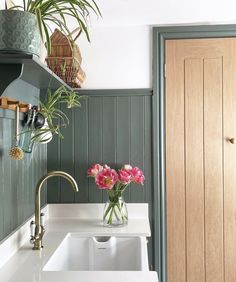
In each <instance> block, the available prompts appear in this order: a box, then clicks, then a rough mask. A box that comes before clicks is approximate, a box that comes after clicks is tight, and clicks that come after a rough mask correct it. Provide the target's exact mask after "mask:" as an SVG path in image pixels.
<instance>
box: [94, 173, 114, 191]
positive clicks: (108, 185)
mask: <svg viewBox="0 0 236 282" xmlns="http://www.w3.org/2000/svg"><path fill="white" fill-rule="evenodd" d="M117 180H118V174H117V172H116V171H115V170H114V169H110V168H109V169H106V168H105V169H103V170H102V171H101V172H99V173H98V175H97V176H96V178H95V183H96V184H97V185H98V186H99V188H100V189H106V190H107V189H109V190H110V189H112V188H113V186H114V185H115V184H116V182H117Z"/></svg>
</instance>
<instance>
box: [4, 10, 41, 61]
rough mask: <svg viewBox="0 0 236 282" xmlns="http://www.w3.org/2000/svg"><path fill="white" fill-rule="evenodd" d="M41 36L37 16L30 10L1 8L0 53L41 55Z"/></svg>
mask: <svg viewBox="0 0 236 282" xmlns="http://www.w3.org/2000/svg"><path fill="white" fill-rule="evenodd" d="M40 44H41V38H40V34H39V29H38V23H37V19H36V16H35V15H34V14H32V13H29V12H24V11H15V10H0V53H23V54H33V55H36V56H38V57H39V55H40Z"/></svg>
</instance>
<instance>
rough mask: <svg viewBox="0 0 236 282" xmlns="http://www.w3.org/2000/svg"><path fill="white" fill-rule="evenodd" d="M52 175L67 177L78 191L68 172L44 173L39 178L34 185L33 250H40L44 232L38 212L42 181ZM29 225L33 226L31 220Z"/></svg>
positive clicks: (76, 190)
mask: <svg viewBox="0 0 236 282" xmlns="http://www.w3.org/2000/svg"><path fill="white" fill-rule="evenodd" d="M54 176H61V177H63V178H65V179H67V180H68V181H69V182H70V184H71V186H72V188H73V190H74V191H75V192H78V191H79V189H78V186H77V183H76V181H75V179H74V178H73V177H72V176H71V175H70V174H68V173H66V172H64V171H52V172H49V173H48V174H46V175H45V176H43V177H42V178H41V179H40V180H39V182H38V184H37V187H36V194H35V229H34V234H31V242H32V243H33V244H34V247H33V250H40V249H41V248H43V246H42V238H43V235H44V233H45V229H44V226H43V225H42V219H41V216H42V214H40V210H41V207H40V201H41V189H42V186H43V184H44V182H45V181H46V180H47V179H48V178H51V177H54ZM31 225H32V226H34V222H31Z"/></svg>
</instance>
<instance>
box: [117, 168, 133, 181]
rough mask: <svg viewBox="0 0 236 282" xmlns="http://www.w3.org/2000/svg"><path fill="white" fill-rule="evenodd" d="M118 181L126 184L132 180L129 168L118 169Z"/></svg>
mask: <svg viewBox="0 0 236 282" xmlns="http://www.w3.org/2000/svg"><path fill="white" fill-rule="evenodd" d="M118 177H119V181H120V182H121V183H122V184H124V185H128V184H129V183H130V182H131V180H132V174H131V171H130V170H126V169H120V170H119V173H118Z"/></svg>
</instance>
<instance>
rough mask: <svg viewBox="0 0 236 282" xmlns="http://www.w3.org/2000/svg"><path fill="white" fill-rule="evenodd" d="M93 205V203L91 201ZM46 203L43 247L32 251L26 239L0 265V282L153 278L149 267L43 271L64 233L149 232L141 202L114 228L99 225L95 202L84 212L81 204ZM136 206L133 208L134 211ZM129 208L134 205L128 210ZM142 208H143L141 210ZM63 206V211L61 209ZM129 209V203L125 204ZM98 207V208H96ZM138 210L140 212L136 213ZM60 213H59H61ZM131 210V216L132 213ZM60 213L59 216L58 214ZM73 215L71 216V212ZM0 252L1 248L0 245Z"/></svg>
mask: <svg viewBox="0 0 236 282" xmlns="http://www.w3.org/2000/svg"><path fill="white" fill-rule="evenodd" d="M94 206H95V205H94ZM80 207H81V205H80V206H79V205H49V206H48V208H47V210H48V215H47V218H48V220H47V221H46V233H45V235H44V238H43V245H44V248H43V249H42V250H41V251H33V250H32V245H31V244H30V243H29V241H28V240H27V242H26V243H25V244H24V245H23V246H22V247H21V248H20V249H19V250H18V251H17V252H16V253H15V254H14V255H13V256H12V257H11V258H10V259H9V260H8V261H7V262H6V263H5V264H4V265H3V266H2V268H0V281H1V282H7V281H9V282H54V281H55V282H65V281H68V282H74V281H76V282H78V281H81V282H93V281H94V282H95V281H96V282H99V281H101V282H116V281H117V282H118V281H119V282H120V281H122V282H131V281H135V282H157V281H158V280H157V273H156V272H153V271H147V272H145V271H117V272H116V271H113V272H109V271H43V267H44V266H45V264H46V263H47V261H48V260H49V258H50V257H51V255H52V254H53V253H54V251H55V250H56V248H57V247H58V246H59V244H60V243H61V242H62V240H63V239H64V238H65V236H66V235H67V233H69V232H76V233H78V234H81V235H92V236H96V235H97V236H100V235H111V236H146V237H148V236H150V227H149V222H148V218H147V217H146V215H145V210H147V209H146V208H145V207H144V206H143V205H142V206H138V204H136V206H135V205H133V206H132V207H131V206H130V212H131V213H130V214H129V216H130V217H129V223H128V225H127V226H124V227H118V228H108V227H103V226H102V224H101V220H100V219H99V218H98V217H97V216H98V215H99V216H100V210H101V208H102V205H99V206H98V205H96V207H97V208H98V210H97V211H96V212H95V213H94V216H93V215H91V217H90V218H88V217H87V215H86V212H85V210H86V208H88V209H90V208H91V206H89V205H83V209H82V211H81V210H80V211H78V208H80ZM136 208H138V210H137V212H136V211H135V210H136ZM132 209H134V210H133V211H132ZM142 209H143V210H142ZM63 210H64V211H65V210H66V212H64V213H62V212H63ZM128 210H129V207H128ZM98 211H99V212H98ZM139 212H140V215H138V214H139ZM143 212H144V213H143ZM61 213H62V214H61ZM132 213H133V216H132ZM60 214H61V216H60ZM72 214H73V216H76V217H74V218H71V216H72ZM96 217H97V218H96ZM0 255H1V248H0Z"/></svg>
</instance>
